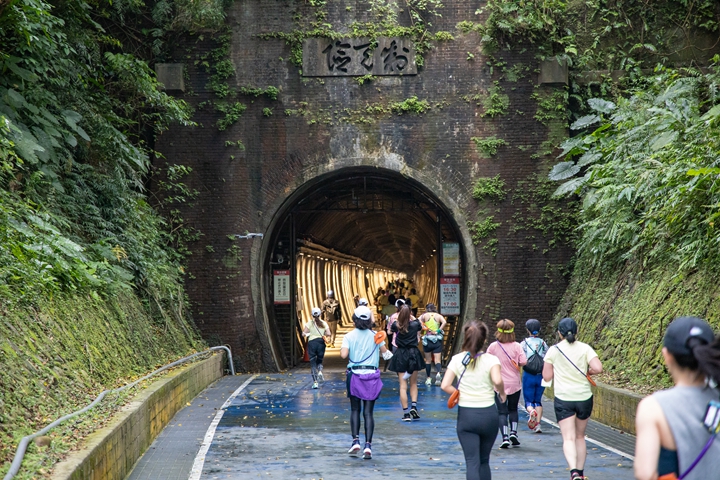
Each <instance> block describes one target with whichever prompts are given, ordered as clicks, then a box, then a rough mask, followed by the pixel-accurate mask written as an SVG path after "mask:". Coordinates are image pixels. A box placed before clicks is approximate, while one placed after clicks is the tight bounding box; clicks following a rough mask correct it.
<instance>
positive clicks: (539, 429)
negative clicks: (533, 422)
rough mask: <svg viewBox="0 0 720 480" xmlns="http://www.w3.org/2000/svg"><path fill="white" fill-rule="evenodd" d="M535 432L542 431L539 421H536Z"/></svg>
mask: <svg viewBox="0 0 720 480" xmlns="http://www.w3.org/2000/svg"><path fill="white" fill-rule="evenodd" d="M535 433H542V428H541V427H540V424H539V423H538V425H537V427H535Z"/></svg>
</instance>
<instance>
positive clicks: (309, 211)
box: [262, 168, 466, 368]
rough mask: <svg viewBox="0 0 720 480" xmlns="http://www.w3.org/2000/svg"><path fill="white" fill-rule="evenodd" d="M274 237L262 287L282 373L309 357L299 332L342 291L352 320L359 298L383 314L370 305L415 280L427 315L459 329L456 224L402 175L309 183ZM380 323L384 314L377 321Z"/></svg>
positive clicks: (345, 176)
mask: <svg viewBox="0 0 720 480" xmlns="http://www.w3.org/2000/svg"><path fill="white" fill-rule="evenodd" d="M271 232H272V233H271V234H270V235H269V237H268V238H267V239H266V240H267V243H266V245H267V248H266V251H265V256H264V259H265V261H264V272H263V282H262V283H263V287H264V304H265V305H266V312H267V318H268V323H269V333H270V340H271V342H272V343H273V350H274V355H275V360H276V362H277V363H278V365H279V366H280V367H281V368H282V367H291V366H294V365H296V364H297V363H298V362H299V361H300V359H301V358H302V353H303V350H302V346H301V341H300V340H301V329H302V325H304V323H305V322H306V321H307V320H309V319H310V318H311V313H310V311H311V309H312V307H315V306H320V305H321V304H322V301H323V300H324V298H325V296H326V292H327V290H333V291H334V292H335V293H336V298H337V299H338V301H339V302H340V305H341V311H342V312H343V321H344V322H345V323H350V322H351V315H352V311H353V310H354V308H355V301H354V297H355V296H356V295H357V296H359V297H365V298H367V299H368V300H369V301H370V303H371V308H372V310H373V312H377V310H376V309H375V307H374V306H373V305H372V303H373V299H374V298H375V297H376V296H377V293H378V291H379V290H380V289H384V288H386V286H387V284H388V282H392V281H394V280H397V279H404V280H407V281H408V282H412V288H415V289H416V291H417V295H418V296H419V297H420V299H421V300H420V302H418V303H419V307H420V308H421V310H420V311H421V312H422V309H423V308H424V307H425V305H426V304H427V303H434V304H436V305H438V307H439V310H441V313H443V314H445V315H446V316H448V317H449V318H450V319H451V321H452V322H453V325H455V323H454V322H455V320H456V319H457V318H459V317H460V314H461V313H462V307H463V306H464V305H465V302H463V301H462V298H463V296H464V294H465V292H464V287H465V285H466V282H465V281H463V276H464V274H465V271H464V269H463V267H462V266H463V255H464V252H463V248H462V242H461V241H460V235H459V231H458V228H457V225H456V224H455V221H454V219H453V217H452V215H451V214H450V212H449V211H448V209H447V208H446V207H445V206H444V205H442V203H441V202H440V201H439V200H438V199H437V198H436V197H435V196H434V195H433V194H432V192H431V191H430V189H428V188H426V187H425V186H423V185H422V184H421V183H420V182H417V181H415V180H413V179H410V178H407V177H405V176H403V175H402V174H400V173H398V172H394V171H390V170H383V169H378V168H343V169H340V170H337V171H334V172H332V173H330V174H327V175H324V176H321V177H318V178H317V179H315V180H311V181H309V182H307V183H306V184H305V185H303V186H302V187H301V188H299V189H298V190H297V191H296V192H295V194H294V195H290V196H289V197H288V200H287V201H286V202H285V205H284V206H283V208H281V209H280V210H279V213H278V215H277V217H276V221H275V226H274V228H272V229H271ZM403 283H406V282H403ZM441 286H444V287H445V288H441ZM441 290H442V291H444V292H445V294H442V293H441ZM441 295H442V297H443V298H442V299H441ZM382 318H383V316H382V313H381V312H377V320H378V322H379V323H381V322H382ZM450 338H451V337H448V339H450ZM451 349H452V345H451V344H450V343H448V345H446V350H448V351H450V350H451Z"/></svg>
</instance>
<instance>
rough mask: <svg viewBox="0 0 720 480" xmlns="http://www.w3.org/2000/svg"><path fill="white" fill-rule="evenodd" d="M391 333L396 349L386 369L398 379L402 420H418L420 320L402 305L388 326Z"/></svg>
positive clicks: (421, 360)
mask: <svg viewBox="0 0 720 480" xmlns="http://www.w3.org/2000/svg"><path fill="white" fill-rule="evenodd" d="M390 329H391V331H392V332H393V333H396V334H397V335H396V338H395V342H396V343H397V349H396V350H395V352H394V355H393V357H392V359H391V360H390V365H388V369H389V370H390V371H391V372H395V373H397V374H398V380H399V381H400V404H401V405H402V409H403V416H402V420H403V421H405V422H410V421H412V420H419V419H420V414H419V413H418V408H417V400H418V387H417V377H418V372H419V371H420V370H422V369H423V368H425V360H423V356H422V354H421V353H420V350H418V334H419V333H420V331H421V330H422V325H420V322H419V321H418V320H417V319H415V318H413V317H412V314H411V313H410V307H408V306H407V305H404V304H403V305H402V306H401V307H400V311H399V312H398V316H397V321H396V322H395V323H393V324H392V326H391V327H390ZM408 379H409V380H410V401H411V404H410V406H409V407H410V408H409V410H408V395H407V390H408Z"/></svg>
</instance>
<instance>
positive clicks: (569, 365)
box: [543, 318, 602, 480]
mask: <svg viewBox="0 0 720 480" xmlns="http://www.w3.org/2000/svg"><path fill="white" fill-rule="evenodd" d="M557 333H558V335H559V337H560V343H558V344H557V345H553V346H552V347H550V349H549V350H548V352H547V353H546V354H545V366H544V367H543V378H544V379H545V381H548V382H549V381H550V380H554V385H553V386H554V389H555V417H556V418H557V422H558V424H559V425H560V433H561V434H562V438H563V453H564V454H565V460H567V463H568V467H569V468H570V478H571V479H573V480H575V479H580V480H583V479H585V476H584V475H585V474H584V472H583V468H584V467H585V459H586V458H587V445H586V444H585V428H586V427H587V422H588V419H589V418H590V414H591V413H592V408H593V398H592V390H591V389H590V382H591V379H590V375H597V374H599V373H602V364H601V363H600V359H599V358H598V356H597V353H595V350H593V349H592V347H590V345H588V344H586V343H583V342H579V341H577V340H575V336H576V335H577V323H575V320H573V319H572V318H563V319H562V320H560V323H559V324H558V330H557Z"/></svg>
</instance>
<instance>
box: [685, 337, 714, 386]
mask: <svg viewBox="0 0 720 480" xmlns="http://www.w3.org/2000/svg"><path fill="white" fill-rule="evenodd" d="M687 345H688V347H689V348H690V350H692V357H691V358H692V362H688V363H692V364H694V368H693V366H692V365H687V366H685V365H681V366H685V367H686V368H692V369H693V370H699V371H700V372H701V373H703V374H704V375H705V376H706V377H707V378H708V379H712V380H714V381H715V382H716V383H718V384H720V337H715V340H714V341H713V342H712V343H710V344H707V343H704V342H703V341H702V340H701V339H699V338H696V337H693V338H690V339H689V340H688V343H687ZM685 361H687V360H685ZM683 363H684V362H683ZM678 364H680V362H679V361H678Z"/></svg>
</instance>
